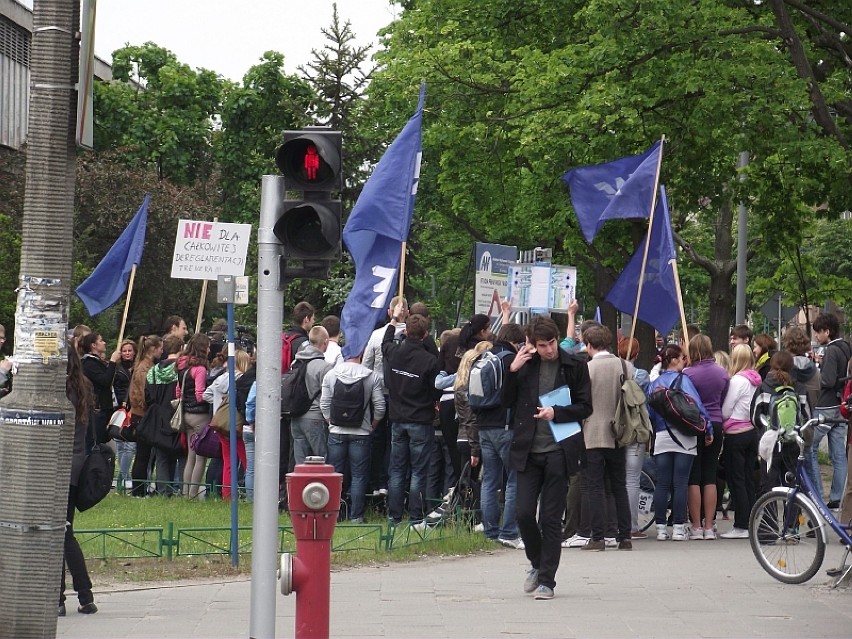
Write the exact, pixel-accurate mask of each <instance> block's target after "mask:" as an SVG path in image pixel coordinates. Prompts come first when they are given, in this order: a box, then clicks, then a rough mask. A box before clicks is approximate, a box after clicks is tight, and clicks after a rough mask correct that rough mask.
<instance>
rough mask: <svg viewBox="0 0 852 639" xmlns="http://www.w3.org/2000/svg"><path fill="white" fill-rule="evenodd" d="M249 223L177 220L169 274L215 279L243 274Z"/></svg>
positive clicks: (181, 276) (182, 277) (249, 228)
mask: <svg viewBox="0 0 852 639" xmlns="http://www.w3.org/2000/svg"><path fill="white" fill-rule="evenodd" d="M250 236H251V224H231V223H227V222H197V221H194V220H179V221H178V228H177V236H176V237H175V250H174V255H173V256H172V277H173V278H176V279H185V280H216V279H218V277H219V276H220V275H233V276H243V275H245V270H246V255H247V254H248V245H249V238H250Z"/></svg>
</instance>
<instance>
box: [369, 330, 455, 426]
mask: <svg viewBox="0 0 852 639" xmlns="http://www.w3.org/2000/svg"><path fill="white" fill-rule="evenodd" d="M395 331H396V327H395V326H394V325H393V324H388V327H387V329H386V330H385V336H384V339H383V340H382V358H383V361H384V367H385V380H384V384H385V389H386V390H387V391H388V395H389V396H390V403H389V404H388V418H389V419H390V421H392V422H407V423H411V424H431V423H432V422H433V420H434V419H435V401H436V400H437V399H438V398H440V397H441V393H442V392H443V391H441V390H438V389H436V388H435V378H436V377H437V376H438V358H437V357H436V356H435V355H434V354H433V353H431V352H429V350H428V349H427V347H426V345H425V344H424V343H423V341H422V340H415V339H410V338H406V339H404V340H403V341H402V342H396V341H394V338H393V337H394V332H395Z"/></svg>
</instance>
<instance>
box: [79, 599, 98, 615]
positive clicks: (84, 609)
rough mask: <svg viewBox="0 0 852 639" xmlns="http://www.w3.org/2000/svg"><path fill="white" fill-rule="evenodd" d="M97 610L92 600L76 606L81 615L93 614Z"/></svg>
mask: <svg viewBox="0 0 852 639" xmlns="http://www.w3.org/2000/svg"><path fill="white" fill-rule="evenodd" d="M97 611H98V607H97V606H96V605H95V602H94V601H90V602H89V603H87V604H83V605H82V606H80V607H79V608H77V612H79V613H80V614H83V615H93V614H95V613H96V612H97Z"/></svg>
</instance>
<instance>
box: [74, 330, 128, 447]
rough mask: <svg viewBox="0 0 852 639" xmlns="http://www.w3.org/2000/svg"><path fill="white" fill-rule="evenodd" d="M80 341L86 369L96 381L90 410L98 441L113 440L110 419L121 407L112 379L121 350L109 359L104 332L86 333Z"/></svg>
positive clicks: (89, 376)
mask: <svg viewBox="0 0 852 639" xmlns="http://www.w3.org/2000/svg"><path fill="white" fill-rule="evenodd" d="M79 344H80V349H81V350H82V352H83V357H82V361H83V372H84V373H85V374H86V377H88V378H89V381H90V382H92V387H93V388H94V392H95V405H94V406H93V407H92V410H91V411H90V412H89V419H90V421H91V422H92V424H93V426H94V430H95V439H96V440H97V443H100V444H103V443H105V442H106V441H107V440H108V439H109V438H108V436H107V424H108V423H109V418H110V417H111V416H112V412H113V411H114V410H115V409H116V408H117V407H118V402H117V401H116V399H115V393H114V392H113V390H112V382H113V379H114V378H115V368H116V366H117V365H118V361H119V360H120V359H121V351H120V350H115V351H113V353H112V355H111V356H110V358H109V360H107V359H106V358H105V355H106V342H105V341H104V338H103V337H102V336H101V334H100V333H88V334H87V335H84V336H83V337H82V338H80V342H79ZM94 443H95V442H92V444H94Z"/></svg>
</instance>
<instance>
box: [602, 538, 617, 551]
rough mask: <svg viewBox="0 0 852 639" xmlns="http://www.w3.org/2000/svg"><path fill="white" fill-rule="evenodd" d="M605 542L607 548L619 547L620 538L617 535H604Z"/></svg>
mask: <svg viewBox="0 0 852 639" xmlns="http://www.w3.org/2000/svg"><path fill="white" fill-rule="evenodd" d="M604 543H605V544H606V547H607V548H617V547H618V540H617V539H616V538H615V537H604Z"/></svg>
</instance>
